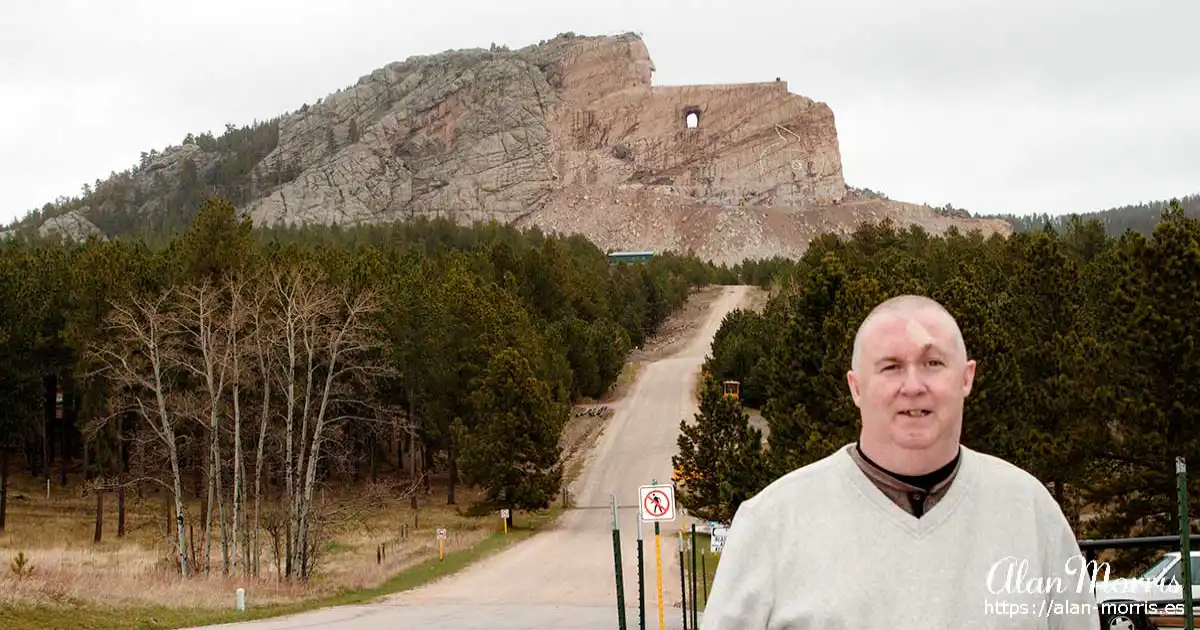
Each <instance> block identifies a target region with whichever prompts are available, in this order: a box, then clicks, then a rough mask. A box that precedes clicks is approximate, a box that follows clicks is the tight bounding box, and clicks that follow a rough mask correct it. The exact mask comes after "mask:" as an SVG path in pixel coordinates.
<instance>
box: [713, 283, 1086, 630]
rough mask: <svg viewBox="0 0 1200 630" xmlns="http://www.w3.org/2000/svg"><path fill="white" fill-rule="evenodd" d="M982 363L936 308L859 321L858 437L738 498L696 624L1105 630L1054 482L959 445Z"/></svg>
mask: <svg viewBox="0 0 1200 630" xmlns="http://www.w3.org/2000/svg"><path fill="white" fill-rule="evenodd" d="M974 379H975V362H974V361H973V360H970V359H969V358H968V354H967V348H966V345H965V343H964V342H963V336H962V332H961V330H960V329H959V327H958V323H957V322H956V321H955V320H954V318H953V317H952V316H951V315H950V313H948V312H947V311H946V309H945V308H943V307H942V305H940V304H938V303H937V302H936V301H934V300H931V299H929V298H926V297H921V296H913V295H904V296H900V297H896V298H892V299H890V300H887V301H885V302H883V303H882V304H880V305H879V306H877V307H876V308H875V309H874V310H872V311H871V313H870V314H868V315H867V317H866V318H865V319H864V320H863V321H862V323H861V324H860V325H859V329H858V334H857V335H856V337H855V340H854V354H853V358H852V360H851V369H850V371H849V372H848V373H847V375H846V382H847V385H848V387H849V390H850V395H851V397H852V398H853V399H854V403H855V405H857V407H858V409H859V412H860V416H861V423H862V428H861V432H860V435H859V439H858V441H857V442H856V443H851V444H847V445H845V446H843V447H842V448H840V449H838V450H837V451H836V452H834V453H833V454H832V455H830V456H828V457H826V458H824V459H822V460H820V461H817V462H814V463H812V464H810V465H808V466H804V467H801V468H799V469H797V470H794V471H792V472H790V473H788V474H787V475H785V476H783V477H782V478H780V479H778V480H776V481H775V482H774V483H772V484H770V485H769V486H768V487H766V488H765V489H764V490H763V491H762V492H760V493H759V494H758V495H756V496H755V497H754V498H752V499H751V500H749V501H746V502H745V503H743V504H742V505H741V507H740V508H739V509H738V512H737V515H736V516H735V517H734V519H733V523H732V526H731V528H730V532H729V537H728V539H727V541H726V546H725V550H724V553H723V554H722V557H721V561H720V565H719V568H718V570H717V574H716V578H715V582H714V584H713V589H712V593H711V595H710V597H709V599H708V601H707V603H706V605H705V610H704V619H703V623H702V625H701V630H735V629H736V630H767V629H776V628H778V629H784V628H789V629H798V628H804V629H809V628H811V629H834V628H837V629H839V630H874V629H885V628H888V629H890V628H937V629H943V628H945V629H951V628H953V629H955V630H957V629H959V628H964V629H965V628H996V629H999V628H1021V629H1027V628H1028V629H1032V628H1046V629H1054V630H1083V629H1085V628H1086V629H1087V630H1096V628H1098V627H1099V618H1100V617H1099V613H1098V611H1097V609H1096V602H1095V598H1094V595H1093V591H1092V586H1093V584H1092V572H1091V571H1090V570H1089V568H1088V567H1087V566H1086V565H1085V563H1084V559H1083V556H1082V555H1081V554H1080V551H1079V546H1078V544H1077V543H1076V541H1075V536H1074V534H1073V532H1072V531H1071V528H1070V526H1069V524H1068V523H1067V520H1066V518H1065V517H1064V515H1063V513H1062V511H1061V510H1060V509H1059V507H1058V504H1057V503H1056V502H1055V501H1054V499H1053V497H1051V495H1050V493H1049V492H1048V491H1047V490H1046V487H1045V486H1044V485H1043V484H1042V483H1040V482H1039V481H1038V480H1037V479H1036V478H1034V477H1033V476H1032V475H1030V474H1028V473H1027V472H1025V471H1024V470H1021V469H1020V468H1017V467H1016V466H1014V465H1012V464H1010V463H1008V462H1005V461H1003V460H1001V459H999V458H996V457H993V456H990V455H986V454H984V453H980V452H977V451H973V450H971V449H969V448H967V447H965V446H963V445H961V443H960V439H961V435H962V423H963V404H964V402H965V400H966V398H967V396H968V395H969V394H970V393H971V386H972V384H973V382H974Z"/></svg>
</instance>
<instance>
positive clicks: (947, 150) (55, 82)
mask: <svg viewBox="0 0 1200 630" xmlns="http://www.w3.org/2000/svg"><path fill="white" fill-rule="evenodd" d="M581 4H583V3H581ZM13 5H14V6H12V7H8V8H7V9H6V12H5V15H4V16H3V17H0V68H4V71H3V72H0V113H2V114H3V116H0V121H2V122H0V172H2V173H4V177H3V182H4V184H5V185H4V186H3V187H0V221H9V220H11V219H12V218H15V217H17V216H19V215H21V214H23V213H24V212H25V211H27V210H29V209H31V208H33V207H37V206H40V205H41V204H42V203H45V202H46V201H50V200H52V199H53V198H54V197H56V196H58V195H71V194H76V193H78V191H79V188H80V186H81V185H82V184H83V183H85V182H92V181H94V180H95V179H97V178H101V179H102V178H104V177H106V176H107V175H108V174H109V173H110V172H111V171H117V170H122V169H124V168H127V167H129V166H131V165H132V164H133V163H135V162H136V160H137V159H138V155H139V154H140V152H141V151H144V150H149V149H151V148H159V149H161V148H162V147H164V146H166V145H168V144H174V143H178V142H179V141H180V140H181V139H182V138H183V137H184V136H185V135H186V134H187V133H189V132H193V133H199V132H203V131H209V130H211V131H214V132H218V133H219V132H220V131H221V130H222V129H223V128H224V125H225V123H227V122H232V123H235V124H239V125H240V124H246V123H249V122H251V121H252V120H254V119H264V118H269V117H272V116H275V115H278V114H280V113H283V112H284V111H288V110H293V109H296V108H297V107H299V106H300V105H301V104H302V103H305V102H310V103H311V102H313V101H314V100H316V99H317V98H320V97H321V96H323V95H325V94H327V93H330V92H332V91H335V90H337V89H338V88H340V87H344V86H347V85H350V84H352V83H353V82H354V81H355V80H357V78H358V77H359V76H361V75H363V74H367V73H369V72H370V71H372V70H373V69H375V68H377V67H379V66H382V65H384V64H386V63H389V62H391V61H396V60H401V59H404V58H406V57H409V56H412V55H426V54H434V53H437V52H440V51H442V50H445V49H448V48H473V47H487V46H488V45H489V44H491V43H492V42H495V43H497V44H507V45H509V46H511V47H519V46H524V45H528V44H532V43H536V42H537V41H538V40H541V39H548V38H551V37H553V36H554V35H556V34H558V33H560V32H563V31H575V32H577V33H580V34H615V33H619V32H624V31H637V32H640V33H641V34H642V35H643V36H644V37H645V39H646V42H647V46H648V47H649V49H650V53H651V55H652V56H653V57H654V60H655V65H656V67H657V70H658V71H657V72H656V74H655V81H656V82H657V83H661V84H684V83H724V82H743V81H762V80H770V79H773V78H775V77H780V78H783V79H784V80H786V81H788V83H789V87H790V89H791V90H792V91H793V92H795V93H800V94H804V95H806V96H809V97H811V98H814V99H817V100H820V101H825V102H827V103H829V104H830V106H831V107H833V109H834V112H835V114H836V116H837V121H838V132H839V138H840V142H841V149H842V158H843V162H844V165H845V170H846V177H847V179H848V180H849V182H850V183H852V184H854V185H859V186H868V187H870V188H873V189H876V190H883V191H885V192H887V193H888V194H889V195H890V196H892V197H893V198H895V199H903V200H906V201H914V202H918V203H920V202H929V203H933V204H938V205H941V204H944V203H947V202H950V203H953V204H954V205H955V206H959V207H966V208H969V209H971V210H973V211H975V212H1019V213H1020V212H1052V213H1058V212H1067V211H1086V210H1092V209H1097V208H1103V207H1109V206H1114V205H1120V204H1125V203H1136V202H1138V201H1143V200H1150V199H1159V198H1164V197H1170V196H1173V195H1182V194H1188V193H1192V192H1200V120H1198V117H1197V116H1196V115H1195V112H1197V111H1200V64H1197V63H1196V61H1195V53H1194V51H1192V50H1189V46H1192V45H1193V42H1194V38H1195V31H1196V25H1197V24H1200V4H1198V3H1196V2H1194V0H1173V1H1171V2H1165V1H1164V2H1151V1H1149V0H1141V1H1137V0H1128V1H1117V0H1058V1H1056V2H1045V1H1044V0H1043V1H1041V2H1031V1H1025V0H1022V1H1016V2H1005V3H996V2H992V1H990V0H989V1H987V2H984V1H982V0H922V1H920V2H917V1H910V2H894V1H889V0H874V1H872V0H842V1H840V2H836V3H834V2H811V1H808V2H782V1H781V2H779V3H766V2H749V1H739V2H710V3H682V2H656V3H645V2H633V1H632V0H623V1H620V2H616V1H614V2H606V3H603V5H601V3H587V6H584V7H574V6H567V3H562V2H532V1H527V0H526V1H522V0H510V1H508V2H500V3H497V2H490V1H487V2H474V3H468V2H439V3H421V4H420V5H419V6H412V5H411V3H410V4H409V5H408V6H401V5H399V4H398V3H392V2H384V1H383V0H378V1H360V2H346V3H343V4H337V5H334V3H331V2H328V1H327V0H326V1H322V2H316V1H304V0H293V1H291V2H283V1H280V0H268V1H257V2H246V3H245V4H243V3H241V2H234V1H233V0H213V1H209V2H204V3H172V5H171V6H167V3H164V2H153V1H150V0H123V1H119V2H118V1H110V2H100V1H96V2H87V1H84V0H74V1H48V2H39V3H13Z"/></svg>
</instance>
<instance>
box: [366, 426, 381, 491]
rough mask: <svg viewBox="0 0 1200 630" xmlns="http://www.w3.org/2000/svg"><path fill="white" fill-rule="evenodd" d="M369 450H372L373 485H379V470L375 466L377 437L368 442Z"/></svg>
mask: <svg viewBox="0 0 1200 630" xmlns="http://www.w3.org/2000/svg"><path fill="white" fill-rule="evenodd" d="M367 448H369V449H370V450H371V455H370V457H371V483H379V470H378V466H376V465H375V450H376V449H375V437H374V436H372V437H371V438H370V439H369V440H367Z"/></svg>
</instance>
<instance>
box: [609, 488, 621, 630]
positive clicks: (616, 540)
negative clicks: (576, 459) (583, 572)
mask: <svg viewBox="0 0 1200 630" xmlns="http://www.w3.org/2000/svg"><path fill="white" fill-rule="evenodd" d="M608 498H609V502H610V503H611V505H612V528H613V529H612V535H613V564H614V566H615V567H616V574H617V624H618V626H619V627H620V629H621V630H625V578H624V576H623V575H622V571H621V527H620V526H619V525H618V524H617V497H616V495H613V494H610V495H608Z"/></svg>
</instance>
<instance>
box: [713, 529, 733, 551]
mask: <svg viewBox="0 0 1200 630" xmlns="http://www.w3.org/2000/svg"><path fill="white" fill-rule="evenodd" d="M711 536H712V537H711V538H709V539H708V552H709V553H721V552H722V551H724V549H725V541H726V539H728V538H729V528H727V527H714V528H713V530H712V535H711Z"/></svg>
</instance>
